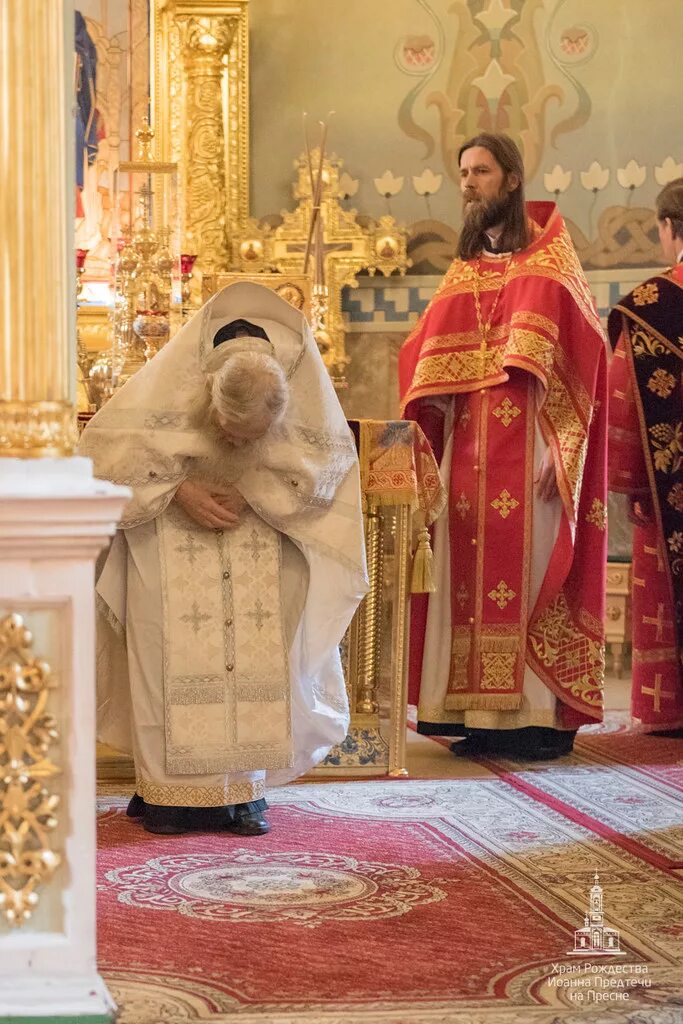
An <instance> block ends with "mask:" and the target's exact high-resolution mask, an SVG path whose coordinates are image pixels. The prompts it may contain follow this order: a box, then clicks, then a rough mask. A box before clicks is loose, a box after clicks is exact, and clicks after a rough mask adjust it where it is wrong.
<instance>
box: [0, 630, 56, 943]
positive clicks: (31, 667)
mask: <svg viewBox="0 0 683 1024" xmlns="http://www.w3.org/2000/svg"><path fill="white" fill-rule="evenodd" d="M32 646H33V636H32V634H31V632H30V631H29V630H28V629H27V628H26V626H25V625H24V622H23V619H22V618H21V616H20V615H16V614H11V615H7V616H6V617H4V618H3V619H0V772H1V776H2V790H1V804H0V913H2V915H3V916H4V918H5V920H6V921H7V922H8V924H10V925H11V926H14V927H17V926H20V925H22V924H24V922H25V921H27V920H28V919H29V918H30V917H31V914H32V913H33V911H34V910H35V908H36V906H37V904H38V902H39V893H38V890H39V887H40V886H41V885H43V884H44V883H45V882H47V881H48V880H49V878H50V877H51V876H52V874H53V872H54V871H55V869H56V868H57V867H58V866H59V864H60V861H61V858H60V856H59V854H58V853H56V852H55V851H54V850H53V849H52V848H51V846H50V832H52V831H53V830H54V829H55V828H56V826H57V824H58V822H57V818H56V811H57V808H58V805H59V797H58V796H57V795H56V794H55V793H52V792H51V791H50V789H49V787H48V785H46V780H48V779H51V778H53V777H54V776H55V775H57V774H59V772H60V769H59V768H58V767H57V766H56V765H55V764H54V763H53V761H52V760H51V759H50V753H49V751H50V747H51V746H52V745H53V744H54V743H55V742H56V741H57V740H58V739H59V731H58V728H57V723H56V721H55V719H54V718H53V716H52V715H51V714H49V712H48V711H47V701H48V696H49V692H50V690H51V689H53V688H54V686H55V682H54V679H53V677H52V672H51V669H50V666H49V665H48V664H47V662H45V661H43V660H42V659H41V658H39V657H34V656H33V655H32Z"/></svg>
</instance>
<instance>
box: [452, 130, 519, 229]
mask: <svg viewBox="0 0 683 1024" xmlns="http://www.w3.org/2000/svg"><path fill="white" fill-rule="evenodd" d="M460 188H461V190H462V198H463V216H464V217H465V221H466V222H467V223H468V226H471V227H472V228H478V229H479V230H480V231H487V230H488V229H489V228H492V227H495V226H496V224H500V222H501V221H502V220H503V218H504V214H505V211H506V209H507V206H508V203H509V201H510V190H509V187H508V184H507V181H506V176H505V172H504V171H503V168H502V167H501V166H500V164H499V163H498V161H497V160H496V158H495V157H494V156H493V154H492V153H490V152H489V151H488V149H485V147H484V146H472V147H471V148H470V149H466V150H465V152H464V153H463V154H462V157H461V159H460Z"/></svg>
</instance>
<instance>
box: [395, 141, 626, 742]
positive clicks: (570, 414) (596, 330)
mask: <svg viewBox="0 0 683 1024" xmlns="http://www.w3.org/2000/svg"><path fill="white" fill-rule="evenodd" d="M459 159H460V175H461V188H462V193H463V197H464V226H463V230H462V233H461V235H460V238H459V241H458V255H457V258H456V259H455V260H454V261H453V263H452V264H451V266H450V268H449V270H448V272H447V273H446V276H445V278H444V280H443V282H442V283H441V285H440V286H439V288H438V290H437V292H436V293H435V295H434V297H433V299H432V301H431V303H430V305H429V306H428V308H427V310H426V311H425V313H424V315H423V316H422V318H421V320H420V322H419V324H418V325H417V328H416V330H415V331H414V333H413V334H412V335H411V336H410V337H409V338H408V339H407V341H406V342H405V344H404V345H403V348H402V350H401V354H400V364H399V367H400V369H399V372H400V384H401V400H402V405H401V407H402V412H403V415H404V416H405V417H407V418H409V419H415V420H417V421H418V422H419V423H420V425H421V426H422V428H423V430H424V431H425V433H426V434H427V437H428V438H429V439H430V442H431V443H432V445H433V448H434V451H435V453H436V455H437V458H438V459H439V461H440V463H441V470H442V474H443V477H444V480H445V482H446V486H447V488H448V491H449V502H448V512H447V515H444V516H443V517H442V518H441V519H440V520H439V521H438V522H437V524H436V526H435V529H434V537H433V542H434V555H435V573H436V575H437V588H438V589H437V592H436V593H435V594H432V595H429V596H428V597H425V598H424V599H416V601H415V603H414V606H413V626H412V631H411V640H412V645H411V698H412V701H413V702H415V703H417V704H418V720H419V725H418V728H419V731H420V732H423V733H431V734H438V735H450V736H464V737H465V739H464V740H461V741H459V742H458V743H454V744H453V748H452V749H453V750H454V752H456V753H467V754H472V755H477V754H488V753H502V754H505V755H508V756H512V757H515V756H517V757H522V758H529V759H538V758H552V757H558V756H560V755H561V754H564V753H568V752H569V751H570V750H571V749H572V744H573V740H574V736H575V733H576V730H577V729H578V728H579V726H580V725H582V724H584V723H589V722H596V721H600V719H601V717H602V687H603V675H604V625H603V620H604V600H605V571H606V555H607V551H606V540H607V532H606V525H607V514H606V505H605V502H606V479H605V477H606V465H605V462H606V418H607V408H606V401H605V399H606V387H607V374H606V350H605V343H604V335H603V333H602V329H601V326H600V321H599V319H598V315H597V312H596V309H595V304H594V302H593V299H592V296H591V294H590V291H589V289H588V285H587V283H586V279H585V277H584V275H583V272H582V270H581V267H580V265H579V261H578V258H577V255H576V252H575V251H574V248H573V246H572V243H571V240H570V238H569V235H568V233H567V230H566V228H565V226H564V223H563V220H562V217H561V216H560V214H559V212H558V210H557V208H556V207H555V205H554V204H552V203H529V204H528V205H525V202H524V187H523V186H524V167H523V163H522V157H521V154H520V152H519V150H518V148H517V146H516V145H515V144H514V142H513V141H512V140H511V139H510V138H508V137H507V136H505V135H499V134H489V133H485V134H482V135H479V136H477V137H476V138H474V139H471V140H470V141H469V142H467V143H465V145H464V146H463V147H462V149H461V151H460V158H459Z"/></svg>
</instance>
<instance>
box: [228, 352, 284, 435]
mask: <svg viewBox="0 0 683 1024" xmlns="http://www.w3.org/2000/svg"><path fill="white" fill-rule="evenodd" d="M288 401H289V385H288V383H287V378H286V376H285V372H284V370H283V369H282V367H281V366H280V364H279V363H278V361H277V360H276V359H274V358H273V357H272V356H269V355H266V354H265V353H261V352H236V353H235V355H233V356H230V357H229V358H228V359H226V361H225V362H224V363H223V365H222V366H221V367H220V369H219V370H217V371H216V373H215V374H214V375H213V379H212V381H211V405H212V407H213V410H214V412H215V413H216V414H217V415H219V416H225V417H227V418H229V419H231V420H234V421H236V422H240V423H244V422H247V421H248V420H252V419H254V420H262V421H264V422H270V424H271V425H273V424H275V423H278V422H279V421H280V420H281V419H282V417H283V416H284V414H285V410H286V408H287V403H288Z"/></svg>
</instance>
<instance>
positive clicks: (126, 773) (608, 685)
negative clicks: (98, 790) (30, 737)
mask: <svg viewBox="0 0 683 1024" xmlns="http://www.w3.org/2000/svg"><path fill="white" fill-rule="evenodd" d="M630 690H631V680H630V677H628V676H627V675H626V674H625V675H624V678H623V679H617V678H616V677H615V676H608V677H607V679H606V680H605V709H606V710H607V711H621V710H623V709H626V708H628V706H629V699H630ZM407 755H408V757H407V759H408V773H409V775H410V776H411V777H412V778H418V779H419V778H430V779H434V778H444V779H446V778H481V777H482V776H486V775H490V772H489V771H488V770H487V769H486V768H484V767H483V766H482V765H480V764H478V763H477V762H476V761H469V760H468V759H467V758H464V757H454V756H453V755H452V754H451V752H450V750H449V749H448V747H447V746H443V745H442V744H440V743H435V742H434V740H431V739H429V738H428V737H426V736H418V735H417V733H415V732H413V730H412V729H409V730H408V745H407ZM97 775H98V780H99V781H100V782H119V781H120V782H122V783H124V784H127V783H130V784H131V787H132V782H133V779H134V773H133V765H132V761H131V760H130V758H127V757H124V756H123V755H121V754H119V753H118V752H117V751H116V750H113V749H112V748H111V747H107V746H105V745H104V744H102V743H98V745H97Z"/></svg>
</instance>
